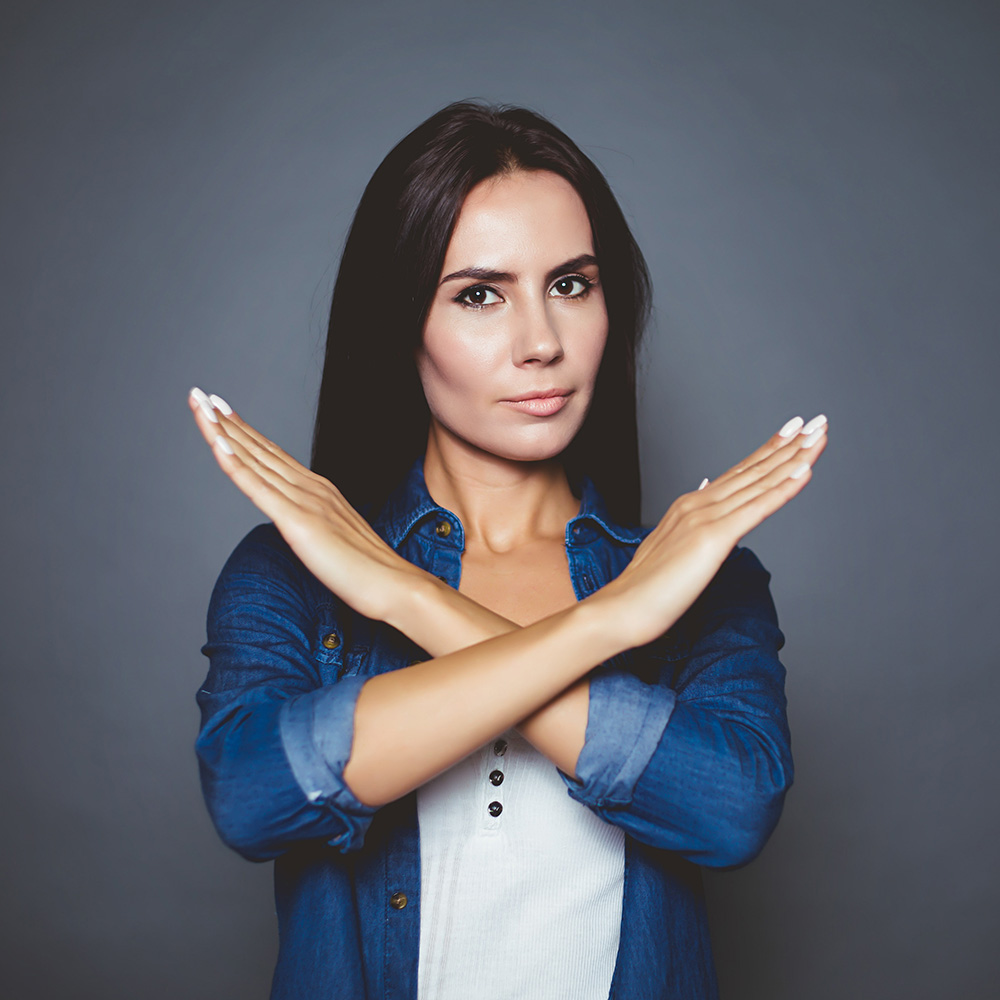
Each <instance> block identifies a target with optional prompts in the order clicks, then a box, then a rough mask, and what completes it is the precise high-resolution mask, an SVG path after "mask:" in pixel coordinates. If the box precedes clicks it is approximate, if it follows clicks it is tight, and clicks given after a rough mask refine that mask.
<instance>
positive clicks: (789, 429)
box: [778, 417, 803, 438]
mask: <svg viewBox="0 0 1000 1000" xmlns="http://www.w3.org/2000/svg"><path fill="white" fill-rule="evenodd" d="M802 422H803V421H802V418H801V417H792V419H791V420H789V421H788V423H787V424H785V426H784V427H782V428H781V430H780V431H778V437H783V438H789V437H791V436H792V435H793V434H794V433H795V432H796V431H797V430H798V429H799V428H800V427H801V426H802Z"/></svg>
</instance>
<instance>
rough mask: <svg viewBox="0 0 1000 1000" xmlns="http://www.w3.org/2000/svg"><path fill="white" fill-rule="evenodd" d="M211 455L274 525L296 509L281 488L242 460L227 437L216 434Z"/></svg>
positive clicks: (294, 504)
mask: <svg viewBox="0 0 1000 1000" xmlns="http://www.w3.org/2000/svg"><path fill="white" fill-rule="evenodd" d="M212 454H214V455H215V458H216V461H217V462H218V463H219V466H220V468H221V469H222V471H223V472H225V473H226V475H227V476H229V478H230V479H231V480H232V481H233V482H234V483H235V484H236V486H237V487H238V488H239V489H240V491H241V492H242V493H243V494H244V495H245V496H246V497H247V498H248V499H249V500H250V501H251V502H252V503H253V504H254V506H256V507H257V509H258V510H260V511H261V512H262V513H263V514H264V515H266V516H267V517H269V518H270V519H271V520H272V521H274V522H275V524H277V523H279V522H280V521H281V520H283V519H286V518H288V517H289V516H290V515H292V514H294V513H295V511H296V510H297V509H298V505H297V504H296V503H295V502H294V501H293V500H291V499H290V498H289V497H288V496H287V495H286V494H285V493H284V491H282V490H281V489H279V488H278V487H276V486H275V485H274V484H273V483H270V482H268V480H267V479H265V478H264V477H263V476H261V475H260V473H259V472H258V471H257V470H256V469H254V468H252V467H251V466H249V465H248V464H247V463H246V462H244V461H242V460H241V459H240V457H239V455H238V454H237V453H236V449H235V448H233V447H232V443H231V441H230V439H228V438H226V437H225V436H224V435H221V434H220V435H217V436H216V438H215V440H214V441H213V442H212Z"/></svg>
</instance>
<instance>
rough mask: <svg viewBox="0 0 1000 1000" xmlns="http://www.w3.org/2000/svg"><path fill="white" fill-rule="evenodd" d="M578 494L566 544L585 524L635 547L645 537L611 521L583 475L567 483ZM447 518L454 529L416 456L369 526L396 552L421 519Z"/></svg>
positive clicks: (635, 528) (421, 458)
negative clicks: (571, 482)
mask: <svg viewBox="0 0 1000 1000" xmlns="http://www.w3.org/2000/svg"><path fill="white" fill-rule="evenodd" d="M571 485H573V486H574V487H575V489H574V492H576V493H579V495H580V511H579V513H578V514H577V515H576V516H575V517H573V518H571V519H570V520H569V522H568V523H567V524H566V541H567V543H570V542H571V541H581V540H582V539H581V535H582V534H583V533H584V532H585V522H592V523H593V524H596V525H597V526H598V527H600V528H601V530H602V531H603V532H604V533H605V534H606V535H608V536H609V537H610V538H613V539H615V541H618V542H623V543H625V544H626V545H637V544H638V543H639V542H641V541H642V539H643V538H644V537H645V536H646V534H648V529H646V528H643V527H641V526H640V525H622V524H617V523H616V522H614V521H612V519H611V516H610V514H609V513H608V508H607V506H606V504H605V503H604V498H603V497H602V496H601V494H600V493H599V492H598V491H597V487H596V486H595V485H594V481H593V480H592V479H591V478H590V476H588V475H586V474H584V475H583V476H582V477H581V479H580V480H579V481H578V482H576V483H574V484H571ZM432 514H433V515H438V516H440V515H442V514H446V515H449V516H450V517H451V518H454V520H455V523H456V526H460V524H461V522H460V521H459V519H458V516H457V515H456V514H455V513H453V512H452V511H450V510H448V509H447V508H445V507H442V506H440V504H437V503H435V502H434V500H433V498H432V497H431V495H430V493H428V491H427V483H426V482H425V480H424V456H423V455H420V456H418V457H417V458H416V459H415V460H414V462H413V464H412V465H411V466H410V470H409V472H408V473H407V474H406V476H405V478H404V479H403V481H402V482H401V483H399V485H398V486H397V487H396V488H395V489H394V490H393V491H392V492H391V493H390V494H389V497H388V499H387V500H386V502H385V503H384V504H383V506H382V510H381V511H380V512H379V514H378V516H377V517H376V518H375V520H374V521H373V522H372V527H373V528H375V530H376V531H377V532H378V533H379V534H380V535H381V536H382V537H383V538H384V539H385V540H386V541H387V542H388V543H389V544H390V545H391V546H392V547H393V549H397V550H398V549H399V547H400V545H402V544H403V542H404V541H405V540H406V537H407V535H409V533H410V532H411V531H412V530H413V529H414V528H415V527H416V526H417V525H418V524H419V523H420V522H421V521H422V520H424V519H425V518H427V517H429V516H431V515H432Z"/></svg>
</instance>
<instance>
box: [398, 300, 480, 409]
mask: <svg viewBox="0 0 1000 1000" xmlns="http://www.w3.org/2000/svg"><path fill="white" fill-rule="evenodd" d="M463 327H464V325H463V324H462V323H460V322H458V321H457V319H456V320H452V321H451V322H443V321H441V320H440V319H439V318H435V317H434V316H433V315H432V316H430V317H429V318H428V322H427V325H426V327H425V329H424V336H423V344H422V346H421V348H420V349H419V350H418V351H417V352H416V363H417V373H418V375H419V376H420V381H421V383H422V384H423V387H424V394H425V395H426V396H427V399H428V402H429V403H433V402H434V401H435V400H442V399H444V398H446V397H447V396H449V395H454V394H456V393H469V392H472V391H474V390H476V389H482V388H484V387H486V386H487V385H488V384H489V383H490V382H491V379H492V376H493V373H495V372H496V369H497V362H498V359H497V344H496V343H495V342H493V341H492V340H491V339H489V338H485V337H482V336H478V337H477V336H473V335H471V334H470V333H469V332H468V331H467V330H465V329H464V328H463Z"/></svg>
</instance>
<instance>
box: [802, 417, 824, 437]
mask: <svg viewBox="0 0 1000 1000" xmlns="http://www.w3.org/2000/svg"><path fill="white" fill-rule="evenodd" d="M825 423H826V417H825V416H824V415H823V414H822V413H821V414H820V415H819V416H818V417H813V418H812V420H810V421H809V423H808V424H806V425H805V427H803V428H802V433H803V434H812V432H813V431H814V430H816V428H817V427H822V426H823V424H825Z"/></svg>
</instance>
